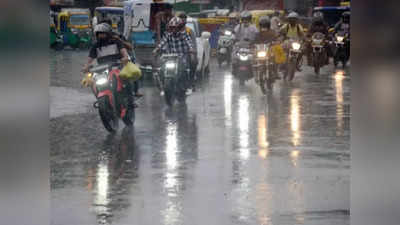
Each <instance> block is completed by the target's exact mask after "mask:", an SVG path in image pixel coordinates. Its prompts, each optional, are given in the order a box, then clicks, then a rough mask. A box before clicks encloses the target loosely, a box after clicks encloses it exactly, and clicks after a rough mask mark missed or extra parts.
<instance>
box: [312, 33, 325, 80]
mask: <svg viewBox="0 0 400 225" xmlns="http://www.w3.org/2000/svg"><path fill="white" fill-rule="evenodd" d="M326 44H327V43H326V37H325V35H324V34H323V33H320V32H315V33H314V34H313V35H312V37H311V48H312V65H313V66H314V72H315V74H316V75H317V76H318V75H319V73H320V70H321V67H323V66H324V65H325V62H326V60H327V57H328V53H327V52H326Z"/></svg>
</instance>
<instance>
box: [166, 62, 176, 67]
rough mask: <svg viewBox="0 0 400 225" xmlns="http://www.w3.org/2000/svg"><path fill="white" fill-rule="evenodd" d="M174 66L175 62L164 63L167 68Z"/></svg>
mask: <svg viewBox="0 0 400 225" xmlns="http://www.w3.org/2000/svg"><path fill="white" fill-rule="evenodd" d="M175 67H176V63H174V62H167V63H166V64H165V68H167V69H175Z"/></svg>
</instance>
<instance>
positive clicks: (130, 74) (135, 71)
mask: <svg viewBox="0 0 400 225" xmlns="http://www.w3.org/2000/svg"><path fill="white" fill-rule="evenodd" d="M119 76H120V77H121V78H123V79H127V80H132V81H137V80H139V79H140V77H142V71H141V70H140V68H139V66H137V65H136V64H133V63H132V62H128V63H127V64H126V65H125V66H124V68H122V70H121V72H120V73H119Z"/></svg>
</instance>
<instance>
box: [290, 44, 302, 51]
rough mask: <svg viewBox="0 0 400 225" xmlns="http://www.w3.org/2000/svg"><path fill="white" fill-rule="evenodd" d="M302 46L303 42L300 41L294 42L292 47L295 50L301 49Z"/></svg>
mask: <svg viewBox="0 0 400 225" xmlns="http://www.w3.org/2000/svg"><path fill="white" fill-rule="evenodd" d="M300 47H301V44H300V43H298V42H293V43H292V48H293V49H294V50H299V49H300Z"/></svg>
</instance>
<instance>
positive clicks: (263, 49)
mask: <svg viewBox="0 0 400 225" xmlns="http://www.w3.org/2000/svg"><path fill="white" fill-rule="evenodd" d="M255 52H256V59H255V60H254V65H253V68H254V72H255V74H256V79H255V80H256V83H257V84H258V85H259V86H260V89H261V91H262V93H263V94H265V93H267V90H269V91H271V90H272V88H273V85H274V82H275V79H276V77H277V76H278V65H277V64H276V63H275V60H274V55H273V52H272V51H271V50H270V45H267V44H257V45H255Z"/></svg>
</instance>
